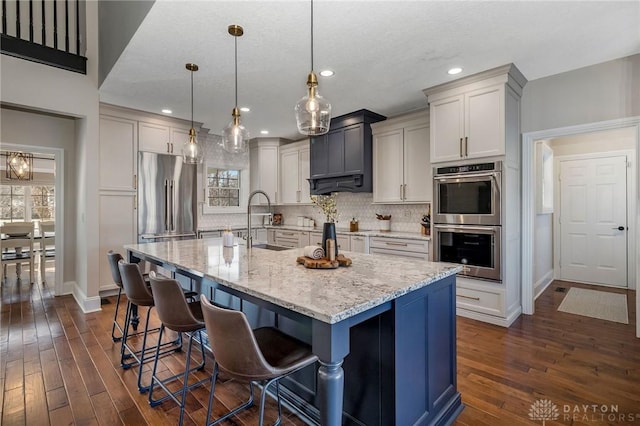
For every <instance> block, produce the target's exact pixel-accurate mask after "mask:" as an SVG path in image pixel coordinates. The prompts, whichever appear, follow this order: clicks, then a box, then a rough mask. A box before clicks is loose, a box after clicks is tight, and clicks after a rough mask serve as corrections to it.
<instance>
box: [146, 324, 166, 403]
mask: <svg viewBox="0 0 640 426" xmlns="http://www.w3.org/2000/svg"><path fill="white" fill-rule="evenodd" d="M163 333H164V324H162V325H161V326H160V333H159V334H158V342H161V341H162V334H163ZM159 359H160V345H157V346H156V359H155V360H154V361H153V370H151V385H149V405H151V406H152V407H154V404H153V402H154V401H153V388H154V381H155V378H156V371H157V369H158V360H159Z"/></svg>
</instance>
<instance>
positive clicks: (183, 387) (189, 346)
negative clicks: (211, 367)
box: [179, 333, 195, 426]
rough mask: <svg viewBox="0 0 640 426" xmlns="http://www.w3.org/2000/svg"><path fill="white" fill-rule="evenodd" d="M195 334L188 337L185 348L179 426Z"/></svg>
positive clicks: (182, 416) (182, 413)
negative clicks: (185, 358)
mask: <svg viewBox="0 0 640 426" xmlns="http://www.w3.org/2000/svg"><path fill="white" fill-rule="evenodd" d="M194 334H195V333H191V335H190V336H189V345H188V346H187V360H186V365H185V368H184V378H183V379H182V380H183V382H182V398H180V423H179V424H180V425H181V426H182V421H183V419H184V408H185V407H184V406H185V402H186V401H187V390H188V389H189V366H190V364H191V348H192V346H193V335H194Z"/></svg>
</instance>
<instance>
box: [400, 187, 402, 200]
mask: <svg viewBox="0 0 640 426" xmlns="http://www.w3.org/2000/svg"><path fill="white" fill-rule="evenodd" d="M400 199H401V200H402V184H400Z"/></svg>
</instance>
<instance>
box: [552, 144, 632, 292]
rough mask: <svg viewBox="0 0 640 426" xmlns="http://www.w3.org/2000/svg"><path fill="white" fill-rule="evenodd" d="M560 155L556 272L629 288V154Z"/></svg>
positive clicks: (578, 279)
mask: <svg viewBox="0 0 640 426" xmlns="http://www.w3.org/2000/svg"><path fill="white" fill-rule="evenodd" d="M556 158H557V162H558V166H559V167H557V169H558V175H557V176H558V179H557V180H556V182H558V187H559V191H558V193H559V194H558V197H559V202H558V207H559V209H558V215H557V218H556V220H555V221H554V222H555V224H556V229H557V232H556V234H557V235H556V236H555V238H554V239H555V241H556V247H557V248H558V249H557V250H554V252H555V253H556V254H557V256H556V257H557V258H556V260H555V262H554V263H555V265H556V268H555V269H556V270H557V273H556V274H555V277H556V278H557V279H561V280H564V281H574V282H581V283H586V284H598V285H606V286H615V287H623V288H627V286H628V278H627V263H628V253H627V230H628V227H627V170H628V167H627V165H628V159H627V155H613V154H604V153H603V154H593V155H589V156H586V158H585V157H584V156H578V157H577V158H576V156H568V157H559V158H558V157H556Z"/></svg>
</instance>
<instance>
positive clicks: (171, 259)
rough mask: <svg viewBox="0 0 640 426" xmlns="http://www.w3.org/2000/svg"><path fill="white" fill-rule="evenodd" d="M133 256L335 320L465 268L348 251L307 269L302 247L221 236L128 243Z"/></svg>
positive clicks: (306, 313)
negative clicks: (230, 243)
mask: <svg viewBox="0 0 640 426" xmlns="http://www.w3.org/2000/svg"><path fill="white" fill-rule="evenodd" d="M125 249H127V250H129V251H130V252H131V253H132V254H133V255H134V256H136V257H140V258H146V259H148V260H152V261H155V262H157V263H158V264H165V265H169V266H170V267H174V268H176V269H178V270H179V271H184V272H187V273H189V274H191V275H193V276H201V277H203V278H205V279H209V280H212V281H214V282H217V283H219V284H221V285H223V286H226V287H228V288H230V289H233V290H236V291H239V292H242V293H245V294H249V295H251V296H253V297H257V298H259V299H262V300H265V301H267V302H270V303H273V304H275V305H279V306H282V307H284V308H286V309H289V310H292V311H294V312H298V313H300V314H302V315H306V316H308V317H311V318H314V319H316V320H319V321H322V322H326V323H329V324H335V323H338V322H340V321H343V320H345V319H348V318H350V317H352V316H355V315H357V314H359V313H361V312H364V311H367V310H369V309H372V308H374V307H376V306H379V305H382V304H384V303H386V302H389V301H392V300H394V299H396V298H398V297H400V296H403V295H405V294H407V293H410V292H412V291H414V290H418V289H420V288H422V287H425V286H428V285H430V284H432V283H435V282H437V281H439V280H441V279H443V278H445V277H448V276H450V275H454V274H456V273H457V272H459V271H460V270H461V267H460V266H459V265H454V264H447V263H441V262H426V261H416V260H415V259H409V258H406V259H405V258H399V257H392V256H384V255H369V254H362V253H355V252H344V254H345V255H346V256H347V257H349V258H351V259H352V260H353V264H352V265H351V266H349V267H341V268H338V269H328V270H322V269H306V268H305V267H304V266H302V265H299V264H297V263H296V258H297V257H298V256H301V255H302V254H303V249H291V250H285V251H269V250H264V249H259V248H253V249H252V250H250V251H249V250H247V249H246V248H245V247H244V246H243V245H236V246H234V247H222V243H221V240H217V239H205V240H178V241H163V242H156V243H146V244H131V245H126V246H125Z"/></svg>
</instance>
